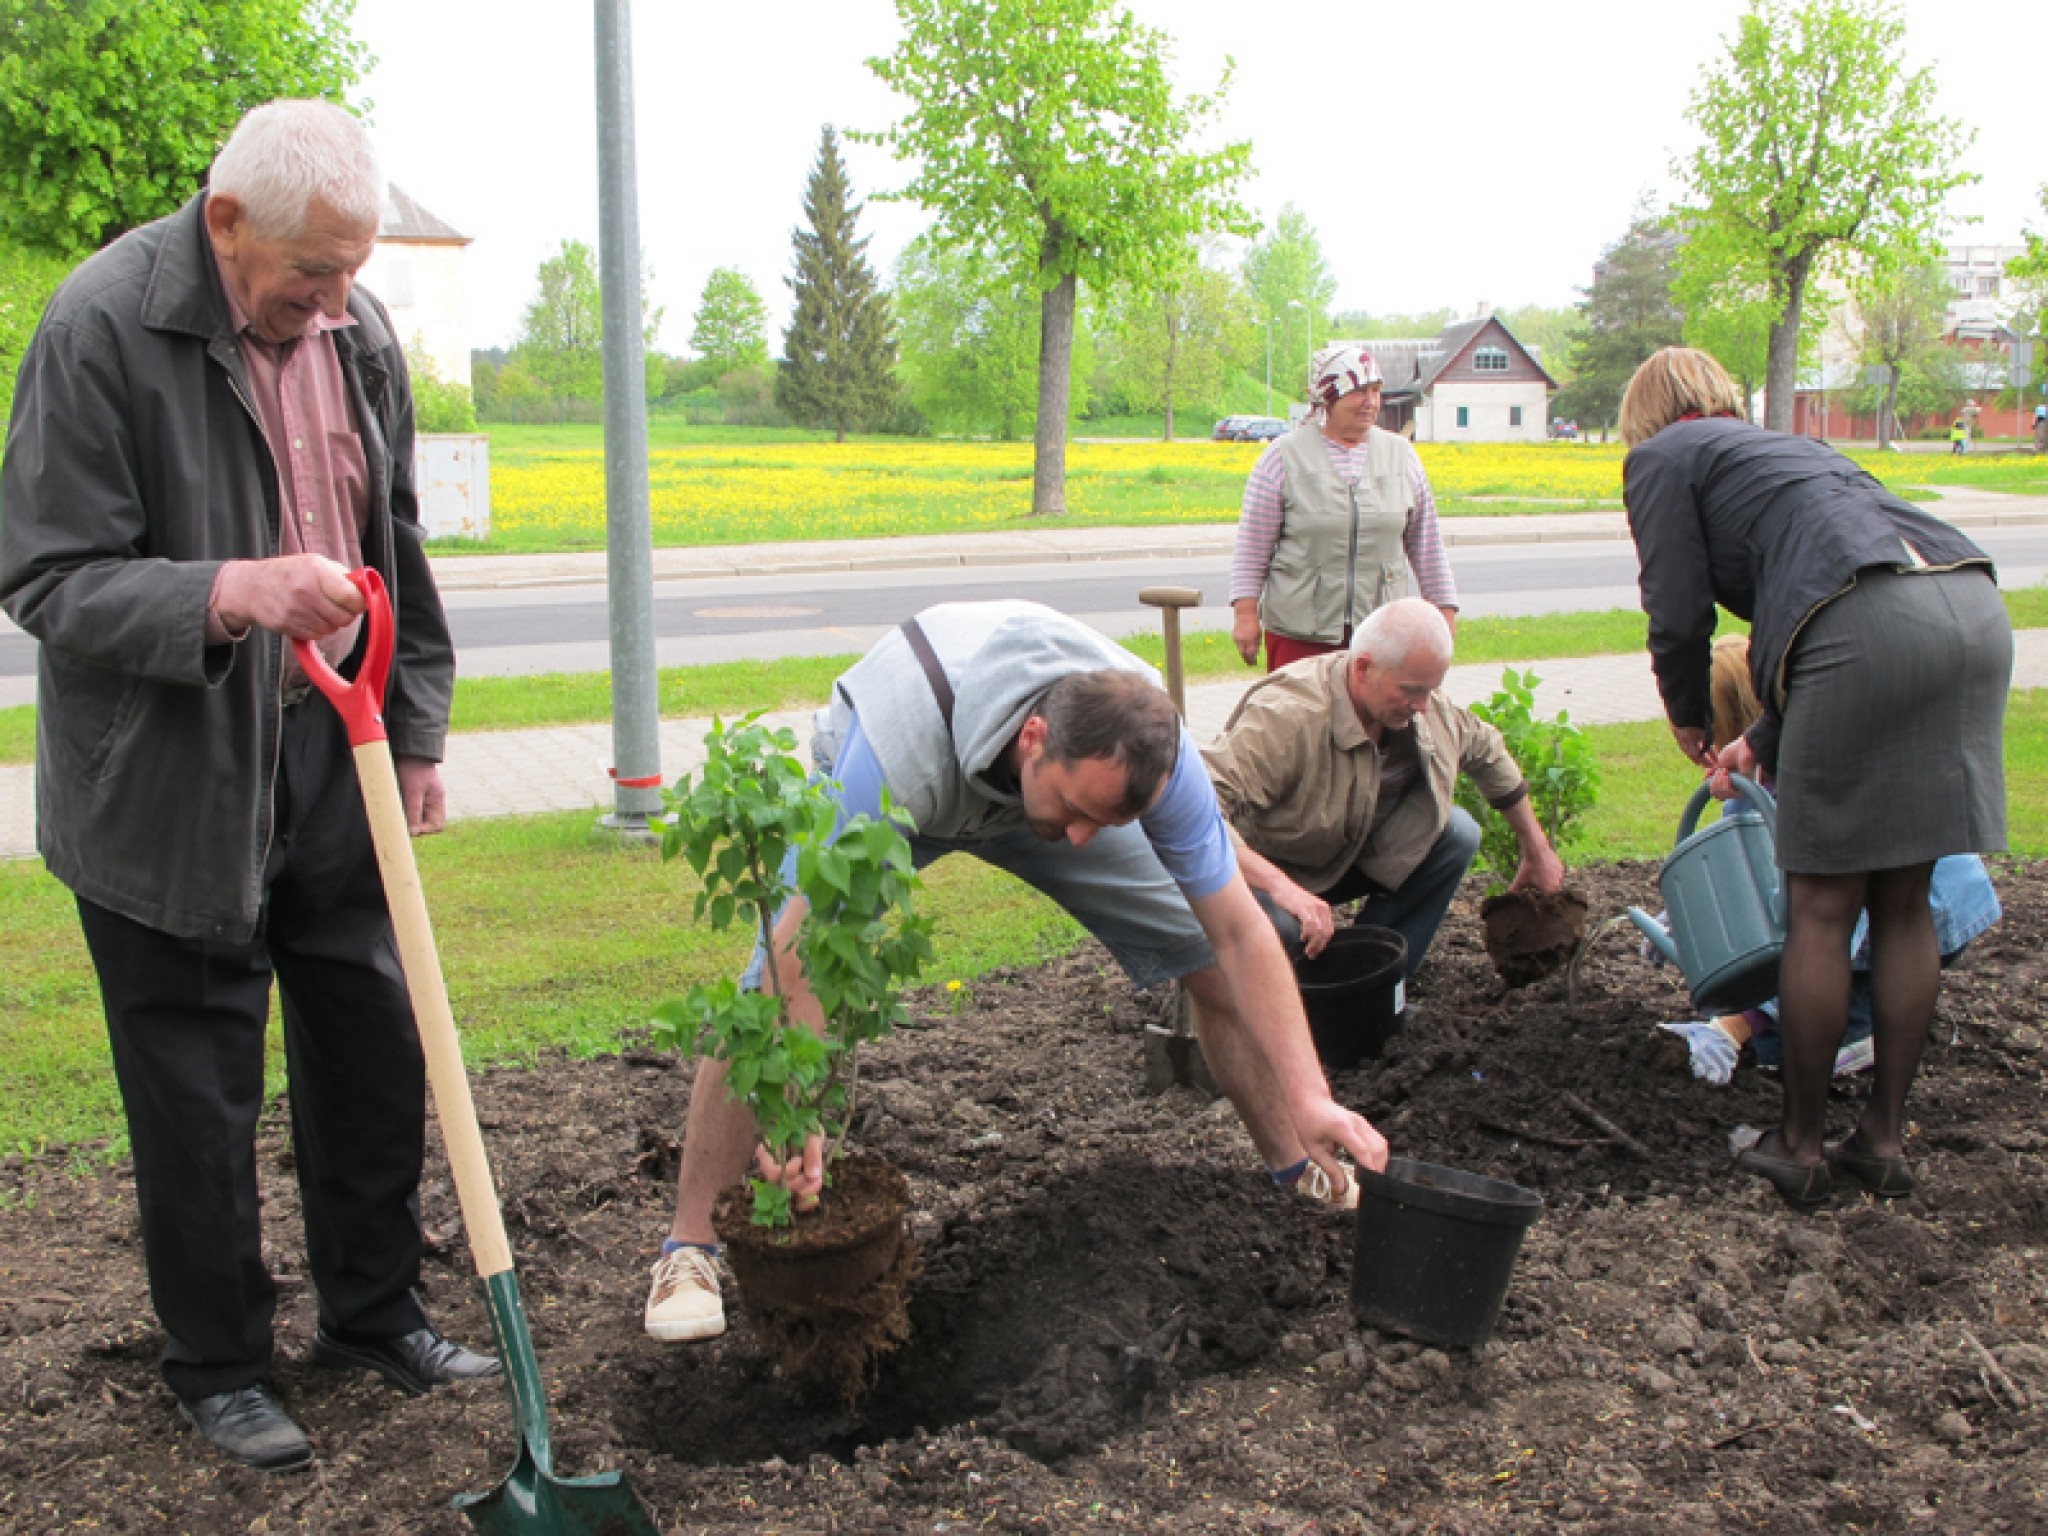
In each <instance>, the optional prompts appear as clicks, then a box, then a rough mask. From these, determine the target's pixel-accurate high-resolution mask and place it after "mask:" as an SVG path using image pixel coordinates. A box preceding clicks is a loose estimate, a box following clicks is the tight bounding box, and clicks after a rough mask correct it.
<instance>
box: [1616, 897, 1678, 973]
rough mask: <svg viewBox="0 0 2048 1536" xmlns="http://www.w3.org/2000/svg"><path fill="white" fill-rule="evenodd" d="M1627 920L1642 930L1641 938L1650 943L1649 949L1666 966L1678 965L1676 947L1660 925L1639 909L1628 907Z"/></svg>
mask: <svg viewBox="0 0 2048 1536" xmlns="http://www.w3.org/2000/svg"><path fill="white" fill-rule="evenodd" d="M1628 920H1629V921H1630V922H1632V923H1634V924H1635V925H1636V926H1637V927H1638V928H1640V929H1642V930H1643V937H1644V938H1646V939H1648V940H1649V941H1650V947H1651V948H1652V949H1654V950H1656V951H1657V953H1658V955H1659V956H1660V957H1661V958H1662V959H1663V960H1664V962H1665V963H1666V964H1667V965H1676V964H1678V946H1677V945H1676V944H1674V943H1672V942H1671V935H1670V933H1669V932H1667V931H1666V930H1665V927H1664V925H1663V924H1662V923H1660V922H1658V921H1657V919H1656V918H1654V917H1652V916H1650V914H1649V913H1647V912H1645V911H1644V910H1643V909H1642V908H1641V907H1630V908H1629V909H1628Z"/></svg>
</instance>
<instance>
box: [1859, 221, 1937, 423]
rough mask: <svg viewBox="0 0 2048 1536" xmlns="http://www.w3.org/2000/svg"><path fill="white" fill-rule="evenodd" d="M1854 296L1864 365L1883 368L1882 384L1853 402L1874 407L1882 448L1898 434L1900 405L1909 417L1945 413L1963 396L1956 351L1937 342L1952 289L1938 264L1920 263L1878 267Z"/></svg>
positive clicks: (1883, 264)
mask: <svg viewBox="0 0 2048 1536" xmlns="http://www.w3.org/2000/svg"><path fill="white" fill-rule="evenodd" d="M1855 292H1856V313H1857V318H1858V319H1859V320H1860V321H1861V322H1862V331H1863V340H1862V346H1861V349H1860V350H1861V353H1862V358H1863V361H1864V363H1865V364H1866V365H1868V366H1869V367H1872V368H1877V369H1881V370H1883V383H1882V384H1881V385H1879V386H1878V387H1877V388H1876V389H1874V390H1869V391H1867V396H1868V398H1867V400H1859V401H1857V402H1856V403H1857V404H1858V405H1859V406H1862V405H1865V404H1868V405H1869V406H1873V407H1875V411H1874V414H1875V415H1876V417H1877V441H1878V444H1879V445H1880V446H1883V445H1885V444H1888V443H1890V442H1891V440H1892V439H1893V438H1895V437H1897V436H1899V435H1900V433H1899V412H1900V409H1901V407H1902V406H1903V408H1904V409H1905V410H1906V411H1907V412H1909V413H1918V412H1921V411H1945V410H1947V409H1949V408H1950V407H1951V406H1952V405H1954V404H1955V401H1956V398H1957V396H1958V395H1959V394H1960V393H1961V389H1960V385H1961V383H1962V380H1961V377H1960V372H1959V369H1958V367H1957V360H1956V356H1955V353H1954V350H1953V349H1952V348H1949V347H1946V346H1944V345H1943V344H1942V339H1941V338H1942V333H1943V332H1944V331H1945V330H1946V329H1947V325H1948V301H1949V300H1950V299H1951V298H1952V297H1954V294H1955V289H1954V288H1953V287H1952V286H1951V285H1950V283H1949V280H1948V273H1947V272H1946V271H1945V270H1944V269H1943V267H1942V264H1941V263H1940V262H1938V261H1926V260H1920V261H1907V262H1903V263H1894V262H1885V263H1880V264H1879V265H1878V266H1877V267H1876V268H1874V269H1872V270H1871V271H1870V272H1869V273H1868V274H1866V275H1865V276H1864V278H1863V279H1862V280H1861V281H1860V282H1858V283H1857V284H1856V285H1855Z"/></svg>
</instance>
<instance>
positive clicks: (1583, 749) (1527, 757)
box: [1458, 667, 1600, 894]
mask: <svg viewBox="0 0 2048 1536" xmlns="http://www.w3.org/2000/svg"><path fill="white" fill-rule="evenodd" d="M1539 681H1541V679H1539V678H1538V677H1537V676H1536V674H1535V672H1533V671H1523V672H1517V671H1516V670H1515V669H1514V668H1513V667H1507V668H1505V669H1503V670H1502V672H1501V676H1500V687H1499V688H1498V689H1497V690H1495V692H1494V695H1493V697H1492V698H1491V699H1488V700H1486V701H1485V702H1483V703H1478V704H1474V705H1473V706H1472V713H1473V714H1475V715H1477V716H1478V717H1479V718H1480V719H1481V720H1484V721H1485V722H1486V723H1487V724H1488V725H1490V726H1492V727H1493V728H1494V729H1495V730H1497V731H1499V732H1500V734H1501V739H1502V741H1504V742H1505V743H1506V744H1507V749H1508V755H1509V756H1511V757H1513V758H1514V760H1515V763H1516V765H1517V766H1519V767H1520V768H1521V770H1522V777H1523V778H1524V779H1525V780H1527V781H1528V784H1529V804H1530V807H1531V808H1532V809H1533V810H1534V811H1535V813H1536V823H1537V825H1538V826H1540V827H1542V828H1543V835H1544V836H1545V837H1547V838H1549V839H1550V846H1551V847H1552V848H1554V849H1556V850H1557V855H1558V857H1559V858H1563V857H1564V856H1565V852H1566V850H1567V849H1569V848H1570V847H1571V846H1572V845H1573V844H1574V843H1576V842H1577V841H1578V840H1579V839H1580V838H1581V837H1582V836H1583V835H1584V833H1585V830H1586V820H1587V817H1588V816H1589V815H1591V813H1592V810H1593V805H1594V802H1595V801H1596V800H1598V798H1599V795H1600V771H1599V769H1598V768H1596V767H1595V766H1594V763H1593V748H1592V744H1591V743H1590V742H1588V741H1587V740H1586V735H1585V732H1583V731H1581V730H1580V729H1579V728H1578V727H1577V726H1575V725H1573V724H1572V723H1571V716H1570V714H1569V712H1567V711H1565V710H1562V709H1561V710H1559V711H1558V712H1557V718H1556V719H1554V720H1539V719H1538V718H1537V717H1536V709H1535V705H1536V685H1537V683H1538V682H1539ZM1458 804H1459V805H1461V806H1463V807H1464V808H1465V809H1466V810H1467V811H1468V812H1470V813H1471V814H1472V816H1473V817H1474V818H1475V819H1476V820H1477V821H1478V823H1479V832H1480V837H1479V858H1480V861H1481V863H1483V864H1484V865H1485V866H1486V870H1487V873H1488V875H1489V876H1491V877H1492V878H1491V880H1490V882H1489V884H1488V886H1487V891H1488V893H1489V894H1494V893H1498V892H1500V891H1504V890H1506V889H1507V888H1508V886H1509V884H1510V883H1512V882H1513V880H1514V878H1515V871H1516V869H1517V868H1519V867H1520V865H1521V861H1522V849H1521V845H1520V844H1519V843H1517V842H1516V841H1515V834H1514V831H1513V829H1512V828H1510V827H1509V826H1508V823H1507V818H1506V817H1504V816H1502V815H1501V814H1500V812H1498V811H1496V810H1495V809H1494V808H1493V807H1492V806H1490V805H1488V804H1487V803H1486V802H1485V800H1484V799H1482V798H1481V797H1480V794H1479V791H1478V789H1477V788H1476V787H1475V786H1474V785H1473V783H1472V781H1471V780H1470V779H1469V778H1466V777H1464V776H1463V775H1460V777H1459V779H1458Z"/></svg>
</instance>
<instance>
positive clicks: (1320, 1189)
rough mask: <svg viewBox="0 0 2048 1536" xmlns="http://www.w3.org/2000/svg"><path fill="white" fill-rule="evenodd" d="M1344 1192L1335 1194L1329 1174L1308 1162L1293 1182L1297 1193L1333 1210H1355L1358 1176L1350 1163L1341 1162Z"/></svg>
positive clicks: (1356, 1205)
mask: <svg viewBox="0 0 2048 1536" xmlns="http://www.w3.org/2000/svg"><path fill="white" fill-rule="evenodd" d="M1342 1166H1343V1169H1344V1193H1343V1194H1341V1195H1340V1194H1336V1193H1334V1192H1333V1191H1332V1190H1331V1188H1330V1176H1329V1175H1328V1174H1327V1173H1325V1172H1323V1170H1322V1169H1320V1168H1318V1167H1317V1166H1316V1165H1315V1164H1314V1163H1310V1164H1309V1165H1308V1167H1307V1168H1306V1169H1305V1170H1303V1172H1302V1175H1301V1178H1300V1179H1299V1180H1297V1181H1296V1183H1295V1186H1294V1188H1295V1190H1296V1192H1297V1193H1299V1194H1301V1195H1303V1196H1305V1197H1306V1198H1308V1199H1310V1200H1315V1201H1319V1202H1320V1203H1322V1204H1324V1205H1327V1206H1328V1207H1329V1208H1330V1209H1331V1210H1333V1211H1355V1210H1357V1209H1358V1176H1357V1175H1356V1174H1355V1173H1353V1172H1352V1171H1351V1166H1350V1164H1348V1163H1346V1164H1343V1165H1342Z"/></svg>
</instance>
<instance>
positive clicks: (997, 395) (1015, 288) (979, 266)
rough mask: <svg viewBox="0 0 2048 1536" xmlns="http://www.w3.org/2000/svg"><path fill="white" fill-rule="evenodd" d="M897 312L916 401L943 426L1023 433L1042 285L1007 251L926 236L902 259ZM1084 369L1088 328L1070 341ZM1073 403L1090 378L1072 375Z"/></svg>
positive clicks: (1008, 435) (1079, 369) (1031, 395)
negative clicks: (1079, 381) (1076, 379)
mask: <svg viewBox="0 0 2048 1536" xmlns="http://www.w3.org/2000/svg"><path fill="white" fill-rule="evenodd" d="M893 296H894V299H895V311H896V317H897V323H898V326H899V327H900V330H899V338H898V340H899V346H900V349H901V352H902V358H903V361H902V374H903V382H904V386H905V388H906V389H907V390H908V392H909V395H910V402H911V404H912V405H913V406H914V407H915V408H916V410H917V412H918V414H919V415H921V416H922V417H923V418H924V419H925V421H926V422H927V423H929V424H930V425H931V427H932V428H933V429H934V430H936V431H940V432H959V433H988V434H991V435H993V436H995V437H999V438H1004V439H1012V438H1019V437H1022V436H1023V435H1024V433H1025V432H1026V430H1028V429H1029V427H1030V425H1031V422H1032V412H1033V408H1034V405H1035V403H1036V402H1037V401H1038V400H1039V398H1040V391H1039V386H1038V339H1039V320H1040V314H1041V310H1042V308H1043V306H1042V304H1041V302H1040V296H1039V291H1038V285H1037V283H1036V282H1035V281H1034V280H1033V276H1032V274H1031V273H1030V272H1029V271H1026V270H1020V269H1019V267H1018V265H1017V264H1016V263H1014V262H1011V261H1008V260H1006V259H1005V258H1004V257H1003V256H1002V255H1000V254H996V253H992V252H989V251H984V250H980V249H977V248H975V247H973V246H962V245H956V244H954V243H953V242H951V241H949V240H947V239H945V238H944V237H943V236H939V235H936V234H924V235H920V236H919V237H918V238H917V239H916V240H913V241H912V242H911V243H910V245H909V246H908V247H906V248H905V250H904V252H903V255H902V257H901V258H899V260H898V261H897V264H896V285H895V290H894V295H893ZM1073 358H1074V363H1075V371H1076V373H1077V374H1079V375H1080V377H1081V378H1083V379H1085V378H1086V377H1087V372H1086V370H1088V369H1090V368H1092V366H1093V347H1092V345H1091V344H1090V340H1089V338H1088V336H1087V333H1086V332H1083V333H1082V334H1081V335H1080V336H1079V337H1078V338H1077V340H1076V344H1075V346H1074V349H1073ZM1068 399H1069V403H1070V405H1072V406H1073V407H1074V408H1075V409H1076V410H1079V409H1081V408H1082V406H1083V405H1084V404H1085V401H1086V399H1087V390H1086V388H1085V387H1081V388H1078V389H1077V388H1075V387H1073V384H1072V381H1069V389H1068Z"/></svg>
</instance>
